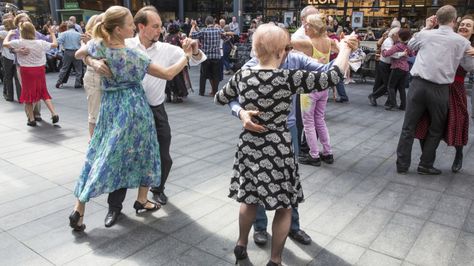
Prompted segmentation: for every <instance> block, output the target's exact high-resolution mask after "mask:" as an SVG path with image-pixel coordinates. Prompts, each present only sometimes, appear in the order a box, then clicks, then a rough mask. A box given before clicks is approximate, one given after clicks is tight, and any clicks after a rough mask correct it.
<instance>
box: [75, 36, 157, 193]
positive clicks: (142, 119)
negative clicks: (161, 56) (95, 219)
mask: <svg viewBox="0 0 474 266" xmlns="http://www.w3.org/2000/svg"><path fill="white" fill-rule="evenodd" d="M88 52H89V55H91V56H93V57H95V58H104V59H106V61H107V64H108V66H109V68H110V69H111V71H112V73H113V77H112V78H105V77H103V78H102V90H103V94H102V99H101V103H100V111H99V118H98V120H97V125H96V127H95V130H94V135H93V136H92V139H91V142H90V145H89V148H88V150H87V155H86V162H85V165H84V168H83V169H82V173H81V175H80V176H79V180H78V181H77V184H76V188H75V190H74V195H75V196H76V197H77V198H78V199H79V200H80V201H81V202H87V201H88V200H89V199H90V198H93V197H96V196H99V195H100V194H103V193H110V192H113V191H115V190H117V189H120V188H136V187H139V186H156V187H157V186H159V185H160V173H161V172H160V153H159V146H158V140H157V136H156V129H155V125H154V120H153V114H152V112H151V109H150V107H149V106H148V103H147V101H146V98H145V92H144V90H143V87H142V85H141V81H142V79H143V78H144V76H145V74H146V73H147V69H148V66H149V64H150V59H149V58H148V57H147V55H145V54H143V53H142V52H140V51H138V50H134V49H129V48H121V49H112V48H106V47H105V46H104V45H103V44H102V43H101V42H98V41H90V42H89V43H88Z"/></svg>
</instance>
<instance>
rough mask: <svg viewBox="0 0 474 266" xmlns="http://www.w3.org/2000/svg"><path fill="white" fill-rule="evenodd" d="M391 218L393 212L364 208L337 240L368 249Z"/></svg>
mask: <svg viewBox="0 0 474 266" xmlns="http://www.w3.org/2000/svg"><path fill="white" fill-rule="evenodd" d="M392 216H393V212H390V211H386V210H382V209H377V208H366V209H364V210H363V211H362V212H361V213H360V214H359V216H357V217H356V218H355V219H354V220H353V221H352V222H351V223H350V224H349V225H348V226H346V228H344V230H343V231H342V232H341V233H340V234H339V235H338V236H337V238H338V239H341V240H344V241H346V242H352V243H354V244H357V245H359V246H362V247H368V246H369V245H370V244H371V243H372V241H373V240H374V239H375V238H376V237H377V235H378V234H379V233H380V231H382V229H383V227H384V226H385V224H386V223H387V222H388V221H389V220H390V219H391V218H392Z"/></svg>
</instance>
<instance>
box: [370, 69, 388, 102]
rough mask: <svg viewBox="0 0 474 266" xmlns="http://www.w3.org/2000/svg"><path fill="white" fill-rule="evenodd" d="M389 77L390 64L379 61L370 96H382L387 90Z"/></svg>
mask: <svg viewBox="0 0 474 266" xmlns="http://www.w3.org/2000/svg"><path fill="white" fill-rule="evenodd" d="M389 78H390V64H386V63H384V62H382V61H379V64H378V65H377V68H376V73H375V84H374V88H373V93H372V96H374V98H375V99H377V98H379V97H380V96H383V95H384V94H385V93H386V92H387V86H388V80H389Z"/></svg>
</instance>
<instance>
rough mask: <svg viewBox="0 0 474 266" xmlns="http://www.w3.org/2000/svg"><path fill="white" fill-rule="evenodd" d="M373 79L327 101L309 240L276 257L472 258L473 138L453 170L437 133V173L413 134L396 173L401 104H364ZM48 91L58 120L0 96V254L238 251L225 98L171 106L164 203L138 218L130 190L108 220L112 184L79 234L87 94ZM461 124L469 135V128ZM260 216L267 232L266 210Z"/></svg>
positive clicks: (225, 256) (116, 258) (184, 261)
mask: <svg viewBox="0 0 474 266" xmlns="http://www.w3.org/2000/svg"><path fill="white" fill-rule="evenodd" d="M198 76H199V68H191V77H192V80H193V83H195V84H197V81H198ZM227 77H229V76H226V78H227ZM56 79H57V73H55V74H48V75H47V82H48V84H49V85H50V87H51V88H53V87H54V83H55V81H56ZM371 87H372V84H351V85H348V86H347V92H348V93H349V96H350V98H351V102H350V103H349V104H337V103H333V102H329V103H328V106H327V112H326V113H327V114H326V121H327V124H328V127H329V132H330V135H331V144H332V148H333V152H334V155H335V163H334V164H333V165H326V164H323V165H322V167H312V166H307V165H301V166H300V178H301V180H302V185H303V190H304V193H305V202H303V203H302V204H300V205H299V213H300V225H301V228H302V229H303V230H305V231H306V232H307V233H308V234H309V235H310V236H311V237H312V239H313V242H312V243H311V245H309V246H304V245H300V244H298V243H296V242H294V241H293V240H290V239H289V240H288V241H287V243H286V245H285V249H284V252H283V263H284V264H285V265H308V264H309V265H324V266H327V265H329V266H332V265H375V266H379V265H407V266H414V265H416V266H420V265H430V266H431V265H449V266H451V265H472V263H471V262H472V260H473V258H472V253H473V249H472V247H473V245H472V243H473V233H474V204H473V203H472V200H473V199H474V164H470V163H469V162H470V161H472V160H474V148H473V145H472V143H468V145H467V146H466V147H465V149H464V151H465V154H464V157H465V164H464V167H463V169H462V171H461V172H460V173H458V174H456V175H455V174H452V173H451V172H450V167H451V163H452V160H453V156H454V149H452V147H448V146H446V145H445V144H444V143H441V144H440V146H439V149H438V154H437V162H436V164H435V165H436V166H437V167H439V168H440V169H442V170H443V174H442V175H440V176H420V175H418V174H416V166H417V163H418V158H419V156H420V149H419V147H418V145H417V144H416V143H415V144H414V146H413V154H412V158H413V160H412V166H411V168H410V172H409V173H408V174H407V175H399V174H397V173H396V171H395V170H396V169H395V160H396V154H395V149H396V144H397V141H398V137H399V134H400V129H401V124H402V121H403V115H404V113H403V112H385V111H384V110H383V108H382V107H377V108H373V107H371V106H369V105H368V102H367V94H368V92H369V91H371V90H372V88H371ZM50 93H51V94H52V96H53V102H54V104H55V106H56V109H57V110H58V112H59V114H60V117H61V120H60V123H59V126H56V127H53V126H52V125H51V124H50V121H49V118H48V116H49V115H48V112H47V110H46V108H43V118H44V119H45V122H42V123H39V126H38V127H37V128H29V127H26V126H25V123H24V120H25V115H24V111H23V107H22V106H20V105H18V104H16V103H6V102H3V101H2V102H1V103H0V113H2V120H0V138H1V139H3V140H8V141H1V142H0V264H1V265H64V264H81V265H84V264H85V265H89V264H93V265H112V264H119V265H229V264H232V263H233V262H234V256H233V252H232V251H233V248H234V245H235V241H236V239H237V237H238V209H239V204H238V203H236V202H235V201H234V200H232V199H229V198H228V197H227V195H228V187H229V181H230V174H231V172H232V164H233V160H234V153H235V145H236V144H237V141H238V139H237V138H238V134H239V133H240V131H241V129H242V124H241V122H240V121H239V120H238V119H237V118H235V117H232V116H231V115H230V112H229V109H228V108H227V107H219V106H217V105H215V104H213V102H212V98H210V97H199V96H197V95H196V93H194V94H193V93H191V94H190V95H189V97H188V98H187V99H186V100H185V102H184V103H183V104H166V109H167V112H168V116H169V120H170V125H171V129H172V144H171V154H172V157H173V161H174V164H173V167H172V170H171V174H170V176H169V179H168V183H167V185H166V193H167V195H168V196H169V203H168V204H167V205H166V206H163V207H162V208H161V209H160V210H159V211H157V212H153V213H146V214H142V215H136V214H135V211H134V209H133V208H132V205H133V203H134V201H135V199H136V197H137V190H136V189H135V190H129V191H128V192H127V198H126V199H125V201H124V203H123V206H124V208H123V210H122V215H121V216H120V217H119V220H118V222H117V224H116V225H115V226H114V227H112V228H105V227H104V224H103V223H104V217H105V214H106V213H107V195H101V196H99V197H97V198H94V199H92V200H91V201H90V202H89V203H88V205H87V209H86V215H85V223H86V224H87V229H86V232H85V233H80V234H77V233H72V232H71V229H70V228H69V227H68V219H67V216H68V215H69V213H70V211H71V209H72V208H73V204H74V201H75V200H74V196H73V195H72V190H73V189H74V186H75V182H76V178H77V176H78V175H79V173H80V171H81V169H82V166H83V163H84V158H85V152H86V151H87V142H88V139H89V137H88V133H87V107H86V99H85V94H84V91H83V90H77V89H74V88H72V86H71V84H70V85H68V86H66V87H64V88H63V89H60V90H57V89H51V90H50ZM381 101H383V100H382V99H381ZM355 114H357V115H355ZM471 124H472V123H471ZM470 132H471V133H470V138H471V139H472V138H474V134H473V133H472V132H473V131H472V126H471V130H470ZM151 196H152V195H151V193H150V195H149V197H150V198H151ZM267 214H268V218H269V224H268V231H269V233H270V240H271V220H272V218H273V216H274V212H268V213H267ZM251 235H252V231H251V233H250V239H249V240H250V241H249V246H248V251H249V258H250V259H249V260H248V261H246V262H245V263H247V264H248V263H252V264H253V265H265V264H266V263H267V261H268V260H269V257H270V245H266V246H264V247H257V246H256V245H255V244H254V243H253V241H252V236H251ZM10 254H18V256H14V257H12V256H9V255H10ZM10 257H11V258H10ZM245 263H244V264H243V265H247V264H245Z"/></svg>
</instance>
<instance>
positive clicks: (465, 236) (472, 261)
mask: <svg viewBox="0 0 474 266" xmlns="http://www.w3.org/2000/svg"><path fill="white" fill-rule="evenodd" d="M449 263H450V264H451V265H474V234H471V233H466V232H461V235H460V236H459V239H458V241H457V243H456V247H455V248H454V253H453V256H452V258H451V260H450V262H449Z"/></svg>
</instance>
